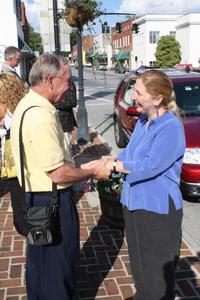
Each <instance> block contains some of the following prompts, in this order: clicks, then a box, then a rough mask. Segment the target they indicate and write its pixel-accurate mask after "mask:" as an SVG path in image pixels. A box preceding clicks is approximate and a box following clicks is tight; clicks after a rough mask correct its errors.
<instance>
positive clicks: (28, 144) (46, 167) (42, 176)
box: [11, 89, 74, 192]
mask: <svg viewBox="0 0 200 300" xmlns="http://www.w3.org/2000/svg"><path fill="white" fill-rule="evenodd" d="M30 106H37V107H33V108H31V109H29V110H28V111H27V112H26V113H25V117H24V121H23V128H22V135H23V144H24V149H25V166H26V167H25V178H26V180H25V183H26V191H29V192H43V191H51V190H52V180H51V178H50V177H49V176H48V172H49V171H52V170H54V169H56V168H58V167H60V166H62V165H63V164H64V163H65V162H67V163H69V164H71V165H74V162H73V160H72V158H71V155H70V152H69V147H68V145H67V142H66V138H65V136H64V133H63V131H62V128H61V125H60V122H59V118H58V114H57V111H56V109H55V107H54V106H53V105H52V104H51V103H50V102H49V101H48V100H47V99H45V98H44V97H42V96H40V95H39V94H37V93H36V92H34V91H33V90H31V89H30V91H29V92H28V94H27V95H26V96H25V97H24V98H23V99H22V100H21V101H20V102H19V104H18V105H17V108H16V110H15V112H14V115H13V121H12V127H11V145H12V151H13V156H14V161H15V165H16V168H17V175H18V178H19V181H20V183H21V173H20V156H19V126H20V121H21V117H22V114H23V112H24V111H25V110H26V109H27V108H28V107H30ZM70 185H71V184H69V183H63V184H59V185H58V186H57V188H58V189H63V188H66V187H69V186H70Z"/></svg>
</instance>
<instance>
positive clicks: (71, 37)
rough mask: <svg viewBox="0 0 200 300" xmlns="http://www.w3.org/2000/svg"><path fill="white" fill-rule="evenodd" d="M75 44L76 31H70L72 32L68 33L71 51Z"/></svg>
mask: <svg viewBox="0 0 200 300" xmlns="http://www.w3.org/2000/svg"><path fill="white" fill-rule="evenodd" d="M76 44H77V40H76V30H72V32H71V33H70V47H71V50H72V49H73V46H75V45H76Z"/></svg>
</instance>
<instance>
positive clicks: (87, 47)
mask: <svg viewBox="0 0 200 300" xmlns="http://www.w3.org/2000/svg"><path fill="white" fill-rule="evenodd" d="M93 42H94V37H93V35H85V36H83V50H84V51H85V53H86V54H87V53H89V52H90V51H91V49H93V47H94V46H93Z"/></svg>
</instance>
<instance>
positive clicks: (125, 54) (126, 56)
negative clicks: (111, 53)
mask: <svg viewBox="0 0 200 300" xmlns="http://www.w3.org/2000/svg"><path fill="white" fill-rule="evenodd" d="M129 57H130V54H129V52H122V51H121V52H119V53H117V55H116V59H117V60H127V59H129Z"/></svg>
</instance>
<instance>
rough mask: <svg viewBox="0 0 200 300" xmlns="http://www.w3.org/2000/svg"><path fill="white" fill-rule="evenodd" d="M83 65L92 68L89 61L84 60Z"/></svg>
mask: <svg viewBox="0 0 200 300" xmlns="http://www.w3.org/2000/svg"><path fill="white" fill-rule="evenodd" d="M84 66H85V67H87V68H92V63H91V62H86V63H85V65H84Z"/></svg>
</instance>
